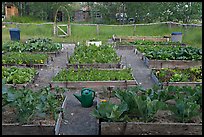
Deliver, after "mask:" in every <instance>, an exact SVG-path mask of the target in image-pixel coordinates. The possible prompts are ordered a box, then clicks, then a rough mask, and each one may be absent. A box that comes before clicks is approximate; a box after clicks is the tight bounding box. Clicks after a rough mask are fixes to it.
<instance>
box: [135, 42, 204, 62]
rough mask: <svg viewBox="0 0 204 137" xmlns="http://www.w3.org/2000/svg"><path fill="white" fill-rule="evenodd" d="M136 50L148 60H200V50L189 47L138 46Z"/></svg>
mask: <svg viewBox="0 0 204 137" xmlns="http://www.w3.org/2000/svg"><path fill="white" fill-rule="evenodd" d="M136 48H137V49H138V50H139V51H140V52H141V53H144V55H145V56H146V57H147V58H148V59H157V60H202V49H201V48H194V47H191V46H163V45H138V46H137V47H136Z"/></svg>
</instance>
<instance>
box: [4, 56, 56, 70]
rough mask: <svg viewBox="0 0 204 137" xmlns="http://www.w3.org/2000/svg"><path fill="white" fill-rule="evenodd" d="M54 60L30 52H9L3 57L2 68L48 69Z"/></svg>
mask: <svg viewBox="0 0 204 137" xmlns="http://www.w3.org/2000/svg"><path fill="white" fill-rule="evenodd" d="M51 61H52V58H51V57H49V56H48V55H47V54H44V53H42V54H40V53H36V54H33V53H30V52H29V53H28V52H23V53H19V52H9V53H6V54H4V55H3V57H2V66H24V67H35V68H42V67H47V66H48V64H49V63H50V62H51Z"/></svg>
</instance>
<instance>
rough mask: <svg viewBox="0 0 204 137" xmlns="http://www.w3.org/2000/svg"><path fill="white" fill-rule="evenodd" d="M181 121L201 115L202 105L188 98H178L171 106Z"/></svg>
mask: <svg viewBox="0 0 204 137" xmlns="http://www.w3.org/2000/svg"><path fill="white" fill-rule="evenodd" d="M169 109H170V110H171V111H172V112H173V113H174V116H175V118H176V119H177V120H178V121H179V122H188V121H189V120H191V118H192V117H194V116H198V115H199V109H200V106H199V105H198V104H196V103H195V102H192V101H189V100H188V99H186V98H183V99H182V98H180V99H177V100H176V105H174V106H169Z"/></svg>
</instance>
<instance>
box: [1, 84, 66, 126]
mask: <svg viewBox="0 0 204 137" xmlns="http://www.w3.org/2000/svg"><path fill="white" fill-rule="evenodd" d="M3 87H4V88H3V90H2V107H3V108H4V107H7V108H8V107H10V108H12V109H13V110H14V111H13V112H14V113H15V114H16V117H15V118H16V119H15V120H16V121H17V122H19V123H20V124H29V123H32V122H33V121H36V118H37V119H38V120H39V118H40V119H41V120H44V119H49V121H50V120H55V121H56V120H57V118H58V114H59V112H60V111H62V110H61V105H62V102H63V100H64V96H63V92H62V91H63V90H57V89H55V92H56V93H53V92H51V90H50V88H49V87H45V88H41V89H40V90H39V91H36V92H34V91H32V90H30V89H19V90H16V89H13V88H9V89H7V88H6V87H5V86H4V84H3ZM2 113H3V111H2Z"/></svg>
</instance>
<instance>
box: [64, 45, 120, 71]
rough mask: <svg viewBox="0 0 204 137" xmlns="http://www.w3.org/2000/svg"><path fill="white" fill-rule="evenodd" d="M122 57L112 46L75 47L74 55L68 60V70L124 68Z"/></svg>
mask: <svg viewBox="0 0 204 137" xmlns="http://www.w3.org/2000/svg"><path fill="white" fill-rule="evenodd" d="M120 62H121V57H118V55H117V53H116V50H115V49H114V48H113V47H112V46H111V45H101V46H99V47H97V46H96V45H90V46H84V45H79V46H76V47H75V50H74V54H73V55H72V56H71V57H69V58H68V61H67V63H66V65H67V68H70V67H75V68H83V67H94V68H123V66H122V65H121V63H120Z"/></svg>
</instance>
